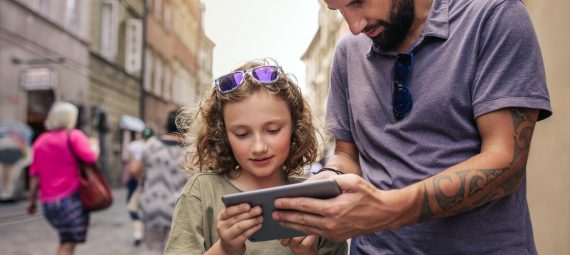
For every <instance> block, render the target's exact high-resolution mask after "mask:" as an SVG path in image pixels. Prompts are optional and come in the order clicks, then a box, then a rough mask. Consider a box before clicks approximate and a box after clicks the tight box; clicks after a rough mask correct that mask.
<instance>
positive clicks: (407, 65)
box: [392, 53, 414, 120]
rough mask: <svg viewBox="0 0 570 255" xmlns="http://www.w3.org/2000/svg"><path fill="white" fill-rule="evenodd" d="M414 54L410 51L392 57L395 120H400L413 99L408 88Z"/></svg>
mask: <svg viewBox="0 0 570 255" xmlns="http://www.w3.org/2000/svg"><path fill="white" fill-rule="evenodd" d="M413 60H414V56H413V54H412V53H408V54H398V55H396V58H395V59H394V93H393V94H392V109H393V110H394V117H395V118H396V120H401V119H403V118H404V116H406V113H408V112H409V111H410V110H412V105H413V99H412V94H411V93H410V90H409V89H408V83H409V77H410V72H411V70H412V64H413Z"/></svg>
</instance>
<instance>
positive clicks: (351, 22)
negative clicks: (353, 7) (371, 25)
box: [341, 11, 367, 35]
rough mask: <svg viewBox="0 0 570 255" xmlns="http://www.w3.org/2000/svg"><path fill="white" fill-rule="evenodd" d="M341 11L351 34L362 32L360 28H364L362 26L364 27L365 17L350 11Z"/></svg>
mask: <svg viewBox="0 0 570 255" xmlns="http://www.w3.org/2000/svg"><path fill="white" fill-rule="evenodd" d="M341 13H342V16H343V17H344V20H346V23H347V24H348V29H349V30H350V32H351V33H352V34H353V35H358V34H360V33H362V30H364V27H366V24H367V22H366V19H364V18H362V17H360V16H359V15H356V14H355V13H352V12H346V11H343V12H341Z"/></svg>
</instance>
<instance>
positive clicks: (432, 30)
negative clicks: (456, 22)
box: [367, 0, 449, 56]
mask: <svg viewBox="0 0 570 255" xmlns="http://www.w3.org/2000/svg"><path fill="white" fill-rule="evenodd" d="M426 37H437V38H441V39H444V40H446V39H448V38H449V0H433V2H432V5H431V10H430V13H429V15H428V18H427V21H426V24H425V26H424V31H423V32H422V34H421V35H420V38H419V39H418V41H417V42H416V43H415V44H414V45H413V46H412V50H413V49H414V48H416V47H417V46H418V45H419V44H420V43H421V42H422V41H423V40H424V38H426ZM373 53H384V54H385V53H388V52H383V51H381V50H380V49H378V48H375V47H374V43H373V42H372V40H370V50H369V51H368V54H367V55H368V56H370V55H372V54H373Z"/></svg>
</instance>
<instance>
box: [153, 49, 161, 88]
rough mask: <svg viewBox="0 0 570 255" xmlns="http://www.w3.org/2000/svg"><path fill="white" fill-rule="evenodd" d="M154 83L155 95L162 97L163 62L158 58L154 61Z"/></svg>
mask: <svg viewBox="0 0 570 255" xmlns="http://www.w3.org/2000/svg"><path fill="white" fill-rule="evenodd" d="M153 76H154V77H153V78H154V81H153V92H154V94H155V95H157V96H160V95H162V60H161V59H160V58H159V57H158V56H156V57H155V59H154V75H153Z"/></svg>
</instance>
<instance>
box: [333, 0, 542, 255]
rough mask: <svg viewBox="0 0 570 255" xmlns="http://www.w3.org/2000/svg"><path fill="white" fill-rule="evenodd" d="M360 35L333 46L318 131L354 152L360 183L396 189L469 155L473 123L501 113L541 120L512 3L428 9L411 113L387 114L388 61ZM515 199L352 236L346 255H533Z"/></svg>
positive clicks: (528, 29) (522, 29) (520, 19)
mask: <svg viewBox="0 0 570 255" xmlns="http://www.w3.org/2000/svg"><path fill="white" fill-rule="evenodd" d="M371 47H372V41H371V40H370V39H369V38H368V37H366V36H365V35H362V34H361V35H358V36H352V35H348V36H346V37H344V38H343V39H342V40H341V41H340V42H339V43H338V45H337V48H336V51H335V56H334V60H333V68H332V74H331V89H330V94H329V100H328V110H327V125H328V127H329V130H330V132H331V133H332V135H333V136H334V137H335V138H336V139H337V140H343V141H348V142H352V143H354V144H355V145H356V146H357V148H358V150H359V152H360V155H359V157H360V166H361V168H362V172H363V177H364V178H365V179H366V180H368V181H370V182H371V183H372V184H374V185H375V186H376V187H378V188H380V189H383V190H389V189H395V188H402V187H405V186H408V185H410V184H413V183H416V182H418V181H421V180H423V179H425V178H428V177H430V176H433V175H435V174H437V173H439V172H440V171H442V170H444V169H446V168H449V167H450V166H453V165H455V164H458V163H460V162H462V161H465V160H467V159H469V158H470V157H473V156H474V155H476V154H478V153H479V151H480V148H481V139H480V136H479V133H478V130H477V126H476V122H475V119H476V118H477V117H479V116H481V115H483V114H486V113H489V112H492V111H495V110H498V109H502V108H506V107H525V108H533V109H539V110H540V113H539V119H544V118H546V117H548V116H550V114H551V108H550V102H549V98H548V91H547V88H546V79H545V73H544V65H543V62H542V57H541V53H540V49H539V45H538V41H537V38H536V35H535V32H534V29H533V27H532V24H531V21H530V18H529V17H528V13H527V12H526V8H525V7H524V4H523V3H522V2H521V1H519V0H490V1H477V0H463V1H452V0H434V1H433V5H432V9H431V11H430V14H429V17H428V20H427V23H426V25H425V28H424V31H423V33H422V36H421V38H420V40H418V42H417V43H416V44H415V45H414V46H413V47H412V49H411V52H413V54H414V59H413V69H412V72H411V77H410V82H409V89H410V91H411V94H412V96H413V102H414V104H413V107H412V109H411V111H410V112H409V113H408V114H406V116H405V117H404V118H403V119H402V120H399V121H396V120H395V118H394V115H393V112H392V92H393V88H392V86H393V85H392V82H393V68H394V55H395V53H394V52H382V51H381V50H376V49H371ZM525 185H526V179H524V177H523V182H522V187H521V189H519V190H518V191H517V192H515V193H513V194H511V195H509V196H506V197H504V198H502V199H499V200H497V201H494V202H491V203H489V204H486V205H484V206H482V207H480V208H478V209H475V210H473V211H470V212H467V213H462V214H459V215H456V216H453V217H449V218H445V219H438V220H433V221H428V222H422V223H417V224H414V225H410V226H406V227H403V228H401V229H399V230H396V231H380V232H377V233H372V234H369V235H364V236H360V237H356V238H354V239H352V241H351V252H352V253H351V254H536V248H535V246H534V240H533V236H532V226H531V222H530V216H529V212H528V206H527V200H526V188H525Z"/></svg>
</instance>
